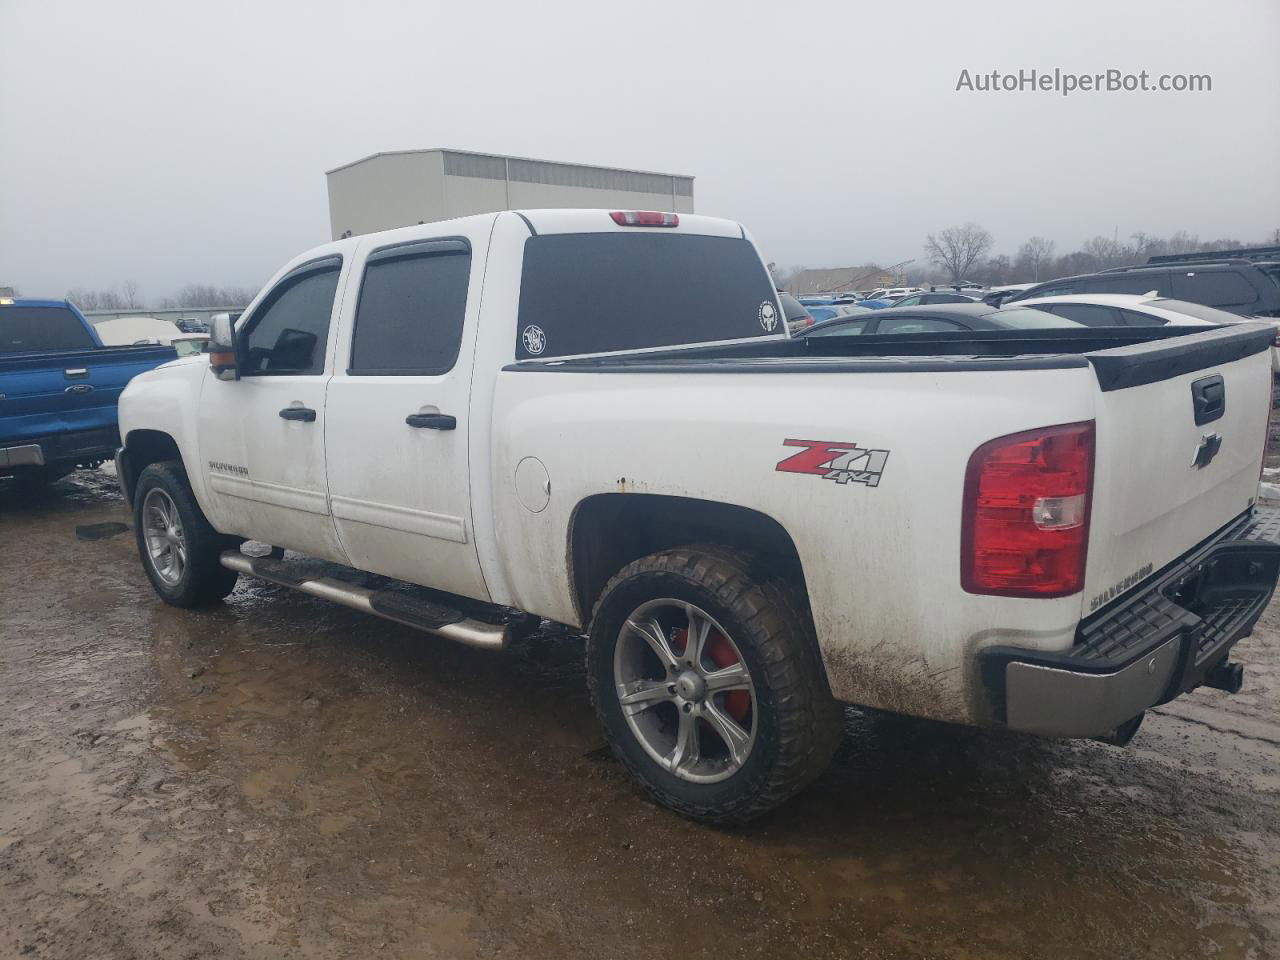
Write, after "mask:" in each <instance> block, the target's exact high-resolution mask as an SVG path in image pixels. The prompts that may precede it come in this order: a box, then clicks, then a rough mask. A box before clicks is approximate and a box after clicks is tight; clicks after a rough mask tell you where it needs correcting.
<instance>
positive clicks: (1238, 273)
mask: <svg viewBox="0 0 1280 960" xmlns="http://www.w3.org/2000/svg"><path fill="white" fill-rule="evenodd" d="M1077 293H1131V294H1143V295H1150V296H1163V297H1170V298H1172V299H1175V300H1186V301H1189V302H1191V303H1200V304H1203V305H1204V306H1206V307H1217V308H1218V309H1219V310H1225V311H1226V312H1228V313H1234V314H1238V315H1240V316H1251V317H1280V261H1277V262H1270V261H1252V260H1247V259H1244V258H1238V259H1218V260H1206V261H1202V262H1196V261H1187V262H1175V263H1159V264H1146V265H1143V266H1136V267H1117V268H1115V269H1114V270H1104V271H1102V272H1101V273H1089V274H1083V275H1081V276H1078V277H1065V278H1063V279H1061V280H1050V281H1048V282H1047V283H1041V284H1037V285H1035V286H1033V287H1031V288H1029V289H1027V290H1024V291H1022V292H1021V293H1017V294H1015V295H1014V296H1012V297H1010V298H1009V299H1008V300H1007V301H1005V302H1006V303H1014V302H1017V301H1020V300H1030V299H1033V298H1037V299H1038V298H1041V297H1060V296H1065V295H1067V294H1077Z"/></svg>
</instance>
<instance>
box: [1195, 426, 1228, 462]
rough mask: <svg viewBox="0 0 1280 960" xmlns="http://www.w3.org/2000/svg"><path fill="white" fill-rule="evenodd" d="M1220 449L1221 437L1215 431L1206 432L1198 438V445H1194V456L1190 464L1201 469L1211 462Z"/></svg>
mask: <svg viewBox="0 0 1280 960" xmlns="http://www.w3.org/2000/svg"><path fill="white" fill-rule="evenodd" d="M1221 449H1222V437H1220V436H1219V435H1218V434H1216V433H1206V434H1205V435H1204V436H1203V437H1201V438H1200V446H1198V447H1196V458H1195V459H1194V460H1192V461H1191V466H1193V467H1195V468H1196V469H1197V470H1203V469H1204V468H1205V467H1207V466H1208V465H1209V464H1210V463H1212V462H1213V458H1214V457H1216V456H1217V455H1218V451H1219V450H1221Z"/></svg>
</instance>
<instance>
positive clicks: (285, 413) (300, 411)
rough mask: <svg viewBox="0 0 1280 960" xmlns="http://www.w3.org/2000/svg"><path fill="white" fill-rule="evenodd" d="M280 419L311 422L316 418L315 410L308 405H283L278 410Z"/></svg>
mask: <svg viewBox="0 0 1280 960" xmlns="http://www.w3.org/2000/svg"><path fill="white" fill-rule="evenodd" d="M280 418H281V419H282V420H301V421H302V422H303V423H311V422H313V421H314V420H315V418H316V412H315V411H314V410H312V409H311V408H310V407H285V408H284V409H283V410H281V411H280Z"/></svg>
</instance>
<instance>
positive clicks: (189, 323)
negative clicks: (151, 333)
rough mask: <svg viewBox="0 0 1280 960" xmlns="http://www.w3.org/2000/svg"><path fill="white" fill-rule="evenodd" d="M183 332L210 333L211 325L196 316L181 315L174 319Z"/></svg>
mask: <svg viewBox="0 0 1280 960" xmlns="http://www.w3.org/2000/svg"><path fill="white" fill-rule="evenodd" d="M173 322H174V324H176V325H177V327H178V329H179V330H181V331H182V332H183V333H208V332H209V325H208V324H207V323H205V322H204V321H203V320H197V319H195V317H179V318H178V319H177V320H175V321H173Z"/></svg>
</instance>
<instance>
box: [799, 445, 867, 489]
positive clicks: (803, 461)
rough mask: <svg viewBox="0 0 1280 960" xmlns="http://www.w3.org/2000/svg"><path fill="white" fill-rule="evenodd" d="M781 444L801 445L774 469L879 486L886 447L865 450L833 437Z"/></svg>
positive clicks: (839, 481) (836, 480) (837, 480)
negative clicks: (838, 441) (799, 448)
mask: <svg viewBox="0 0 1280 960" xmlns="http://www.w3.org/2000/svg"><path fill="white" fill-rule="evenodd" d="M782 445H783V446H784V447H804V450H802V451H801V452H800V453H797V454H793V455H792V456H790V457H787V459H785V460H783V461H781V462H779V464H778V465H777V466H776V467H775V468H774V469H775V470H777V471H779V472H781V473H811V474H814V475H816V476H819V477H822V478H823V479H824V480H834V481H835V482H836V483H864V484H866V485H867V486H868V487H878V486H880V477H881V475H883V474H884V465H885V462H886V461H887V460H888V459H889V451H888V450H868V449H867V448H866V447H860V446H858V445H857V444H856V443H837V442H836V441H834V440H783V441H782Z"/></svg>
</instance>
